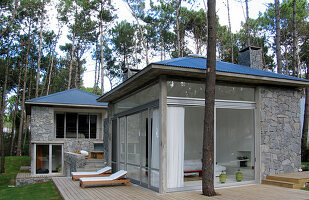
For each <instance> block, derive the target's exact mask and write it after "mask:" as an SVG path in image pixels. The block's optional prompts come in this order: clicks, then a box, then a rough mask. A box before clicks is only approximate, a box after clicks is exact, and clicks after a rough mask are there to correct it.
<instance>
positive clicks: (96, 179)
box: [79, 170, 127, 181]
mask: <svg viewBox="0 0 309 200" xmlns="http://www.w3.org/2000/svg"><path fill="white" fill-rule="evenodd" d="M126 174H127V171H125V170H120V171H118V172H116V173H114V174H112V175H110V176H107V177H91V178H90V177H89V178H80V179H79V180H80V181H112V180H116V179H118V178H120V177H122V176H124V175H126Z"/></svg>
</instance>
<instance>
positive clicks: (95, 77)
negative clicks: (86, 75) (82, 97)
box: [93, 41, 98, 94]
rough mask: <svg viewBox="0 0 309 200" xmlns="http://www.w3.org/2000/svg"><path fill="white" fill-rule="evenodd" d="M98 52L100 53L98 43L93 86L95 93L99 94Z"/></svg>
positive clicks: (96, 44) (96, 45)
mask: <svg viewBox="0 0 309 200" xmlns="http://www.w3.org/2000/svg"><path fill="white" fill-rule="evenodd" d="M97 52H98V41H96V43H95V69H94V84H93V93H94V94H97V89H98V88H97V87H98V82H97V76H98V57H97Z"/></svg>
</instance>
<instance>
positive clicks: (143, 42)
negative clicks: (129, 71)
mask: <svg viewBox="0 0 309 200" xmlns="http://www.w3.org/2000/svg"><path fill="white" fill-rule="evenodd" d="M127 4H128V6H129V8H130V10H131V13H132V15H133V17H134V18H135V20H136V23H137V27H138V29H139V32H140V34H141V38H142V44H143V47H144V49H145V54H146V65H148V64H149V56H148V47H147V44H146V40H145V35H144V30H143V27H142V26H141V25H140V23H139V21H138V18H137V16H136V14H135V12H134V10H133V9H132V7H131V5H130V3H129V2H128V1H127Z"/></svg>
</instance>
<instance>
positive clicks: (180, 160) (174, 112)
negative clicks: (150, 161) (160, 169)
mask: <svg viewBox="0 0 309 200" xmlns="http://www.w3.org/2000/svg"><path fill="white" fill-rule="evenodd" d="M184 121H185V109H184V107H168V108H167V188H177V187H183V186H184V172H183V166H184Z"/></svg>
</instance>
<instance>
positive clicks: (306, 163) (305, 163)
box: [301, 162, 309, 165]
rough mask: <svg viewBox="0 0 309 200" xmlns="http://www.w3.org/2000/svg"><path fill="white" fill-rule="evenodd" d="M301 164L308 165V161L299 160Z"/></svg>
mask: <svg viewBox="0 0 309 200" xmlns="http://www.w3.org/2000/svg"><path fill="white" fill-rule="evenodd" d="M301 164H302V165H309V162H301Z"/></svg>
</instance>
